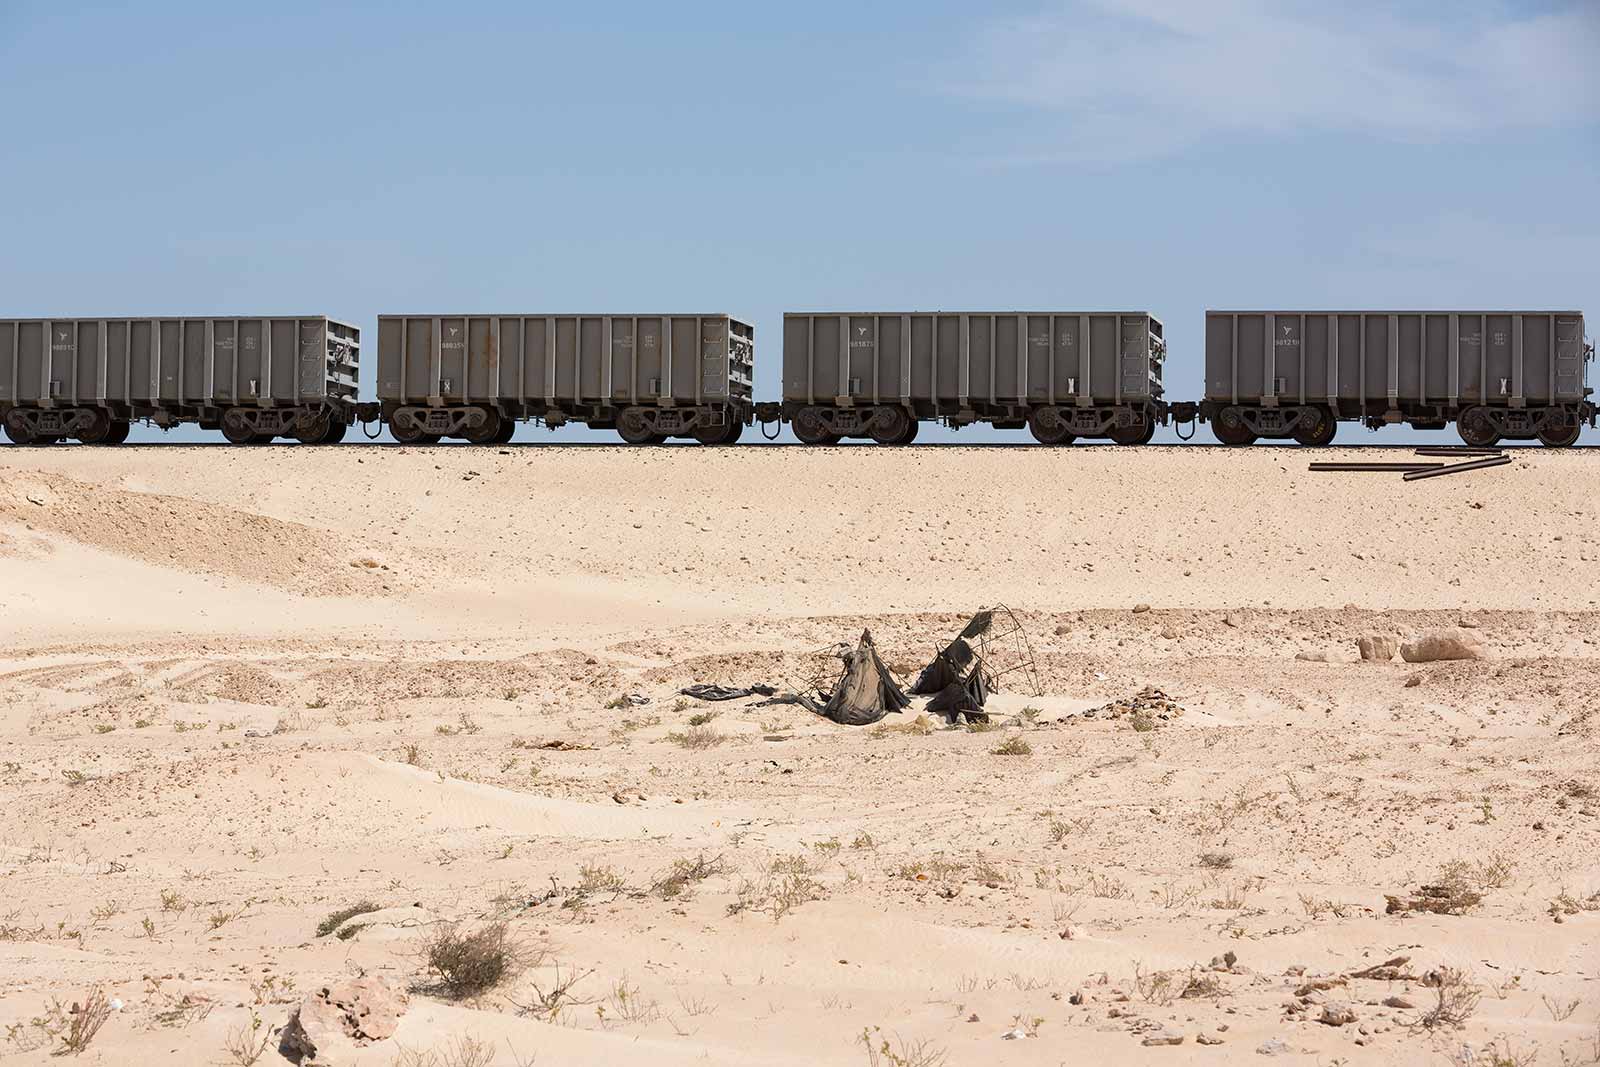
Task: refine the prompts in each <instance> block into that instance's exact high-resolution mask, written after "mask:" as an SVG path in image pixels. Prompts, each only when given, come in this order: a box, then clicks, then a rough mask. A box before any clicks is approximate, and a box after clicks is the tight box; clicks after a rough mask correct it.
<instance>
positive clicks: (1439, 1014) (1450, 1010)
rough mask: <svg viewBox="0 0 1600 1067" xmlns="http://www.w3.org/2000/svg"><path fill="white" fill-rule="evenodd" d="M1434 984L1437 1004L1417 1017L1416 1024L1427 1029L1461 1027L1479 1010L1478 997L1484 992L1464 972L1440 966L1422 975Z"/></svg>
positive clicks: (1429, 983) (1425, 980) (1429, 982)
mask: <svg viewBox="0 0 1600 1067" xmlns="http://www.w3.org/2000/svg"><path fill="white" fill-rule="evenodd" d="M1423 981H1424V982H1425V983H1427V984H1428V985H1430V986H1432V987H1433V994H1434V1003H1433V1006H1432V1007H1431V1008H1429V1009H1428V1010H1427V1011H1424V1012H1423V1013H1422V1014H1421V1015H1419V1016H1418V1017H1417V1022H1416V1025H1417V1026H1420V1027H1422V1028H1423V1029H1424V1030H1437V1029H1439V1028H1440V1027H1445V1026H1449V1027H1459V1026H1461V1025H1462V1024H1463V1023H1465V1022H1466V1021H1467V1020H1468V1019H1470V1018H1471V1017H1472V1013H1473V1012H1475V1011H1477V1010H1478V998H1479V997H1481V996H1482V995H1483V991H1482V990H1481V989H1479V988H1478V985H1477V983H1476V982H1474V981H1472V979H1471V978H1469V977H1468V976H1467V973H1466V972H1465V971H1462V970H1459V969H1457V968H1455V967H1440V968H1439V969H1438V970H1437V971H1432V972H1430V973H1429V974H1428V975H1426V976H1425V977H1424V978H1423Z"/></svg>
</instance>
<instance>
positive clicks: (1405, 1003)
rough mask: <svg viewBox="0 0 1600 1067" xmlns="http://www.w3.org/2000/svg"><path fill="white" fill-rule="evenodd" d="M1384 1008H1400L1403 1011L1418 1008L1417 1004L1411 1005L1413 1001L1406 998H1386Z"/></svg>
mask: <svg viewBox="0 0 1600 1067" xmlns="http://www.w3.org/2000/svg"><path fill="white" fill-rule="evenodd" d="M1383 1006H1384V1007H1386V1008H1400V1009H1402V1010H1405V1009H1408V1008H1415V1007H1416V1005H1415V1004H1413V1003H1411V1001H1409V1000H1407V999H1406V998H1405V997H1384V998H1383Z"/></svg>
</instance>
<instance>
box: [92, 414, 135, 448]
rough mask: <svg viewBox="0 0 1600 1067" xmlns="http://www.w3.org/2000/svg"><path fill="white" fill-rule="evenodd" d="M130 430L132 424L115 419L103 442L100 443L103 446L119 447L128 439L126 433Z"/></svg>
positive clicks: (124, 420)
mask: <svg viewBox="0 0 1600 1067" xmlns="http://www.w3.org/2000/svg"><path fill="white" fill-rule="evenodd" d="M132 429H133V423H131V422H128V421H127V420H126V419H116V420H114V421H113V422H112V423H111V429H110V430H109V431H107V433H106V437H105V440H104V441H101V442H100V443H101V444H103V445H120V444H122V443H123V442H124V441H126V440H127V439H128V433H129V431H131V430H132Z"/></svg>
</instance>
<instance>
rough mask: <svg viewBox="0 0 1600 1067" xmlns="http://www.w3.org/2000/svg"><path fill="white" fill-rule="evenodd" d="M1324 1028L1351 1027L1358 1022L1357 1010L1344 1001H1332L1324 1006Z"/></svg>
mask: <svg viewBox="0 0 1600 1067" xmlns="http://www.w3.org/2000/svg"><path fill="white" fill-rule="evenodd" d="M1317 1021H1318V1022H1319V1023H1321V1024H1322V1025H1323V1026H1349V1025H1350V1024H1351V1023H1353V1022H1355V1021H1356V1010H1355V1009H1354V1008H1352V1007H1351V1006H1350V1005H1348V1004H1346V1003H1345V1002H1344V1001H1342V1000H1334V1001H1330V1002H1328V1003H1327V1004H1324V1005H1323V1006H1322V1017H1321V1018H1320V1019H1318V1020H1317Z"/></svg>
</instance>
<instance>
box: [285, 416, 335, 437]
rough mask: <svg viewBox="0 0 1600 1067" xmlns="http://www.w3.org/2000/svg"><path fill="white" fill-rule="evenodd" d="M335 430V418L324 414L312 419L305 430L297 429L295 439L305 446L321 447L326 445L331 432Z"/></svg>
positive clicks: (297, 427)
mask: <svg viewBox="0 0 1600 1067" xmlns="http://www.w3.org/2000/svg"><path fill="white" fill-rule="evenodd" d="M332 428H333V416H331V415H329V414H328V413H327V412H323V413H322V414H321V415H318V416H317V417H316V418H314V419H312V420H311V422H310V424H308V425H307V426H306V428H305V429H301V428H300V427H299V426H296V427H295V431H294V434H293V436H294V439H295V440H296V441H299V442H300V443H301V444H303V445H320V444H323V443H325V439H326V438H327V436H328V434H329V432H330V431H331V430H332Z"/></svg>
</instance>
